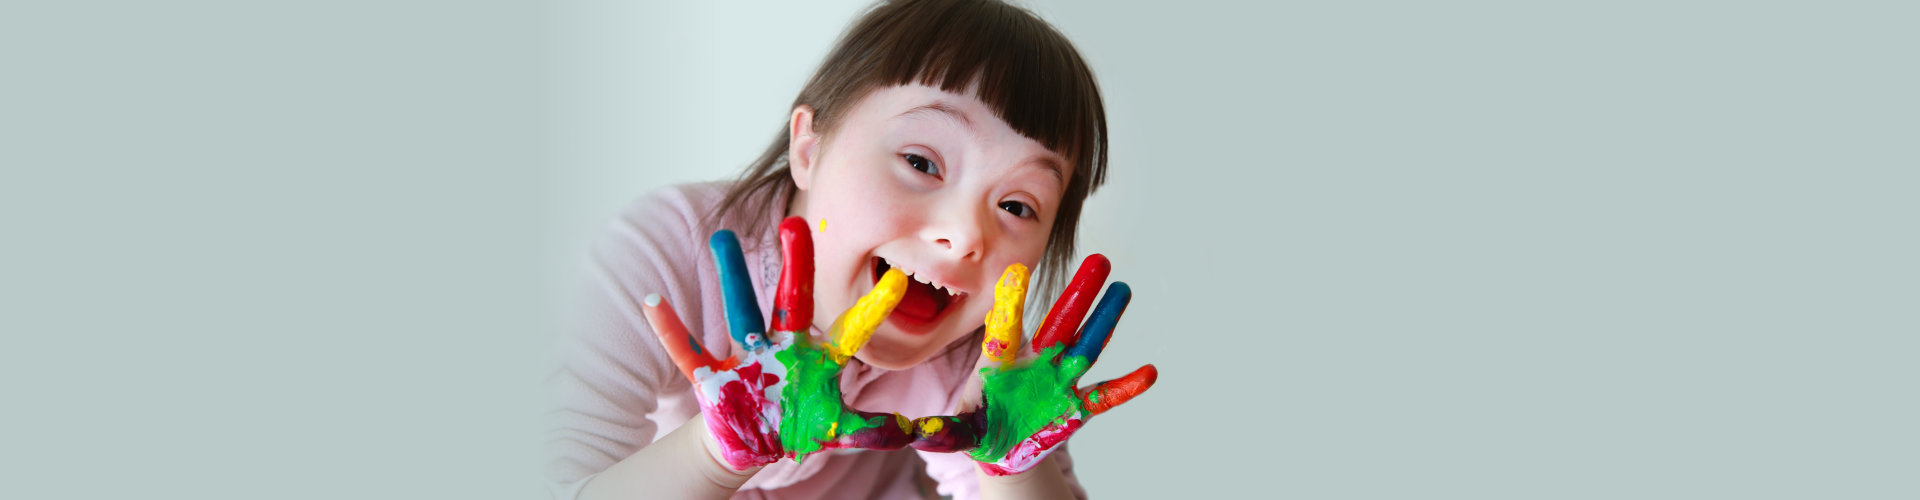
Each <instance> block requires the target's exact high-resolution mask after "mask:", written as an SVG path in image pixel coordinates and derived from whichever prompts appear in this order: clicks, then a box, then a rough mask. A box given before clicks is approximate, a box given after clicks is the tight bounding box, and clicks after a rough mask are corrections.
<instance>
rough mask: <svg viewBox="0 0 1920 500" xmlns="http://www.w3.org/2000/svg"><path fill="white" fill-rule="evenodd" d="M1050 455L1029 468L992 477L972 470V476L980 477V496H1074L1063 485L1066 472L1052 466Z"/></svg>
mask: <svg viewBox="0 0 1920 500" xmlns="http://www.w3.org/2000/svg"><path fill="white" fill-rule="evenodd" d="M1053 459H1054V457H1053V456H1048V457H1047V458H1046V459H1045V460H1041V461H1040V463H1039V464H1036V465H1034V467H1033V468H1032V469H1028V470H1027V471H1026V472H1022V473H1019V474H1013V475H1008V476H994V475H991V474H987V473H986V472H985V471H979V470H976V471H975V472H974V476H976V477H979V478H980V498H984V499H988V500H1011V499H1023V498H1074V497H1075V496H1076V495H1075V494H1074V491H1073V488H1072V487H1070V486H1068V484H1067V475H1066V473H1064V472H1061V471H1060V467H1058V466H1056V465H1054V462H1053Z"/></svg>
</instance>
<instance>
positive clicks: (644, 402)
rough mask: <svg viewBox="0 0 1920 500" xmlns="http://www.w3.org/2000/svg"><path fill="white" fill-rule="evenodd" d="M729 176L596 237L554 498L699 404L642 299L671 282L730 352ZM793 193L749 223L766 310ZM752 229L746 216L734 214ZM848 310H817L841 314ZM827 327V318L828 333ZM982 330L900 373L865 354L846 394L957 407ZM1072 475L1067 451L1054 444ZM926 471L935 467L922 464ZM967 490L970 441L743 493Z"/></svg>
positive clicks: (823, 458) (689, 314)
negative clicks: (762, 220)
mask: <svg viewBox="0 0 1920 500" xmlns="http://www.w3.org/2000/svg"><path fill="white" fill-rule="evenodd" d="M727 186H728V184H726V183H718V182H715V183H704V184H688V185H681V186H673V187H669V188H665V189H662V190H659V191H656V192H654V193H652V194H649V195H647V196H645V197H643V198H641V199H640V200H638V201H636V202H635V203H633V204H631V205H629V206H628V207H627V208H626V209H625V210H623V211H622V212H621V214H620V217H619V218H618V219H616V220H614V221H613V222H612V224H610V226H609V227H608V231H607V233H606V234H605V235H603V236H602V237H601V238H600V239H599V240H598V241H596V242H595V245H594V248H593V252H592V264H591V267H590V268H589V269H588V275H589V277H590V278H591V279H590V280H589V285H590V286H589V288H588V289H587V290H586V291H585V293H584V294H583V295H582V296H581V297H582V299H583V300H582V302H583V305H584V306H585V307H584V311H583V312H584V317H583V318H581V319H582V321H580V322H579V325H580V328H576V329H575V330H574V331H573V332H571V334H569V335H565V336H563V337H562V339H561V341H560V345H559V348H558V350H557V355H558V357H559V362H560V366H559V368H558V371H557V372H555V373H553V375H552V378H551V379H550V380H549V381H548V385H549V388H550V390H551V394H552V397H553V398H554V401H553V404H554V408H553V412H552V417H553V419H554V424H553V427H552V429H551V430H550V431H549V433H548V438H547V442H548V446H547V447H548V450H549V458H548V461H547V472H546V475H547V479H548V481H549V483H550V486H551V487H552V489H553V492H554V497H555V498H563V499H571V498H574V497H575V496H576V495H577V494H578V493H579V491H580V489H581V487H582V486H584V485H585V484H586V482H587V481H588V480H589V479H592V477H593V475H594V474H597V473H599V472H600V471H602V470H605V469H606V468H607V467H610V466H612V465H613V464H614V463H615V462H618V461H620V460H621V459H624V458H626V457H627V456H629V455H632V454H633V453H634V452H635V451H638V450H639V449H641V448H645V447H646V446H647V444H648V443H652V442H653V441H654V440H656V439H659V438H660V437H661V436H664V435H666V433H668V432H671V431H673V430H674V428H676V427H679V426H680V425H681V424H684V423H686V422H687V421H688V419H691V418H693V415H694V414H695V413H698V412H699V411H700V405H699V402H698V401H697V400H696V399H695V398H694V395H693V387H692V385H691V384H690V383H689V382H687V380H686V378H684V377H683V376H681V374H680V372H679V370H678V369H676V368H674V366H673V362H672V361H671V360H669V359H668V358H667V354H666V351H665V350H664V349H663V348H662V347H661V345H660V342H659V340H658V339H657V338H656V337H655V336H654V334H653V330H652V328H651V327H649V326H648V325H647V320H646V317H645V316H643V315H642V314H641V312H640V301H641V298H642V297H645V296H646V295H647V294H649V293H658V294H660V295H661V296H662V297H666V299H667V300H668V301H669V302H670V303H672V304H673V306H674V309H675V311H676V312H678V313H679V314H680V318H681V320H682V321H685V322H686V324H687V329H688V330H689V331H693V332H700V334H701V335H702V340H701V342H702V343H703V344H704V345H705V346H707V347H708V349H711V350H713V351H715V353H716V355H718V356H723V357H724V356H728V355H731V351H732V344H731V343H730V342H731V341H730V338H729V337H728V334H727V329H726V318H725V316H724V311H725V307H724V306H723V305H722V303H721V295H720V285H719V283H720V282H719V279H718V277H717V273H716V271H715V270H714V265H713V258H712V256H711V255H709V253H708V251H707V245H706V242H707V237H708V236H711V234H708V233H707V232H705V231H703V230H701V228H700V221H701V220H702V218H703V217H705V216H706V214H708V213H709V212H710V211H711V210H712V209H713V207H714V206H715V205H717V204H718V203H719V202H720V199H721V197H722V196H724V195H725V192H726V188H727ZM785 208H786V202H785V200H781V202H780V203H775V204H774V209H773V210H771V211H769V213H766V214H760V216H762V217H766V218H767V219H766V220H767V221H769V223H767V224H766V228H767V229H766V231H764V232H762V233H760V234H744V233H742V234H740V235H739V236H740V244H741V247H742V249H743V251H744V253H745V254H746V261H747V267H748V268H749V273H748V274H749V275H751V278H752V281H753V285H754V288H755V292H756V293H757V294H758V295H759V298H760V309H761V312H762V313H763V314H767V315H768V316H767V317H772V316H771V311H772V309H773V289H774V286H775V284H776V282H777V281H778V280H779V276H780V243H779V240H778V239H777V237H776V233H775V232H774V231H775V230H776V228H777V227H778V224H777V222H778V221H779V219H780V218H782V217H784V213H785ZM723 226H724V227H727V228H735V230H736V231H738V230H739V229H738V228H744V227H746V226H747V224H744V223H743V220H742V219H737V218H736V219H733V220H728V221H724V222H723ZM838 314H839V311H816V312H815V315H816V317H820V318H832V317H834V316H836V315H838ZM818 333H819V332H818V331H817V329H816V334H818ZM980 339H981V334H980V333H979V332H975V333H974V334H973V335H971V336H968V337H967V338H963V339H960V340H959V341H956V342H954V344H953V345H952V346H949V347H948V348H947V349H946V350H945V351H942V352H940V353H939V354H935V355H934V356H933V357H932V358H931V359H928V360H927V362H925V363H922V364H920V365H918V366H915V367H912V368H909V369H906V370H900V371H888V370H882V369H879V368H874V367H872V366H868V365H867V364H865V363H862V362H860V360H859V359H854V360H852V361H851V362H850V363H849V364H848V365H847V368H846V370H845V371H844V372H843V373H841V377H840V388H841V391H842V392H843V394H844V396H845V397H846V400H847V402H848V403H849V404H850V405H851V406H853V407H855V408H860V409H862V410H867V411H892V412H899V413H901V414H903V415H906V416H907V417H908V418H915V417H923V416H928V415H943V414H950V413H952V409H953V406H954V404H955V402H956V401H957V400H958V398H959V391H960V389H962V388H963V387H965V385H966V382H967V380H968V379H967V377H968V376H970V375H971V374H972V373H974V372H976V371H977V370H976V369H975V363H976V362H977V361H978V359H979V350H978V349H979V347H978V346H979V345H980ZM1052 456H1053V457H1056V458H1055V462H1056V463H1058V464H1059V465H1060V467H1061V469H1062V471H1063V472H1065V473H1066V475H1067V482H1068V484H1069V485H1071V486H1072V487H1073V490H1074V494H1075V496H1077V497H1080V498H1085V497H1086V493H1085V492H1084V491H1083V490H1081V489H1080V485H1079V482H1078V480H1076V479H1075V478H1074V476H1073V466H1072V460H1071V458H1070V457H1068V456H1067V452H1066V450H1065V449H1062V450H1060V451H1059V452H1057V453H1054V454H1053V455H1052ZM923 471H924V474H923ZM929 477H930V478H931V479H932V482H933V483H935V484H937V488H935V489H936V490H937V492H938V493H939V494H941V495H949V496H952V497H953V498H955V499H972V498H977V497H979V481H978V478H976V477H975V476H974V465H973V461H972V460H971V459H969V458H968V457H967V456H966V455H965V454H962V453H923V452H919V451H915V450H911V449H906V450H897V451H887V452H881V451H867V450H835V451H829V452H823V453H816V454H813V455H810V456H808V457H807V459H806V462H805V463H804V464H800V463H795V462H794V461H793V460H791V459H788V460H781V461H779V462H777V463H774V464H772V465H769V466H767V467H766V468H764V469H762V470H761V471H760V473H758V474H756V475H755V476H754V477H753V478H752V479H750V480H748V481H747V484H746V486H745V487H743V488H741V490H740V491H739V493H738V494H736V495H734V498H767V499H800V498H926V497H930V496H932V495H931V493H933V492H932V491H927V490H928V489H929V488H928V486H929V485H928V484H926V478H929Z"/></svg>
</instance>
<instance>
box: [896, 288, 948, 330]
mask: <svg viewBox="0 0 1920 500" xmlns="http://www.w3.org/2000/svg"><path fill="white" fill-rule="evenodd" d="M933 293H934V290H933V285H928V284H926V283H921V282H918V281H913V280H907V294H906V296H903V297H901V298H900V305H898V306H894V308H893V314H898V315H901V316H906V317H908V318H913V319H917V320H920V321H927V320H931V319H933V315H935V314H939V313H940V302H939V301H937V300H934V298H933Z"/></svg>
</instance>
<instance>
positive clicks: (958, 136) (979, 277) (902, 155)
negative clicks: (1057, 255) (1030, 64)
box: [788, 85, 1072, 370]
mask: <svg viewBox="0 0 1920 500" xmlns="http://www.w3.org/2000/svg"><path fill="white" fill-rule="evenodd" d="M812 120H813V117H812V111H811V110H809V109H806V108H804V107H803V108H800V109H797V110H795V112H794V116H793V120H792V121H791V128H790V132H791V136H792V139H793V141H792V147H791V149H790V150H789V152H788V155H789V158H790V165H792V167H793V176H794V182H795V184H797V185H798V186H799V187H800V192H799V194H797V195H796V196H795V198H794V203H793V205H792V206H791V207H790V208H789V212H790V214H792V215H800V216H803V217H805V218H806V219H807V221H808V223H809V224H810V225H811V226H812V227H813V228H814V237H813V241H814V251H815V254H814V262H815V278H814V300H815V310H816V311H818V313H817V314H816V315H815V320H814V321H815V322H816V324H817V326H820V327H821V328H823V329H825V328H830V327H831V325H832V321H833V320H834V318H835V317H836V316H838V315H839V313H840V312H842V311H845V310H846V309H847V308H848V307H850V306H852V305H853V303H854V301H856V300H858V299H859V298H860V296H862V295H864V294H866V293H867V292H868V291H870V290H872V289H873V285H874V283H875V282H876V281H878V279H879V276H880V274H881V273H882V269H884V268H887V267H891V268H897V269H901V270H903V271H910V272H912V273H913V277H911V278H909V279H910V280H911V281H914V283H912V284H911V286H909V287H908V290H907V294H906V297H905V298H903V299H901V301H900V305H899V306H898V307H896V308H895V309H894V311H893V314H892V315H890V316H888V318H887V321H886V322H885V323H884V324H882V325H881V326H880V329H879V331H877V332H875V333H874V336H873V340H872V341H871V342H870V343H868V344H867V346H866V348H865V349H863V350H861V351H860V352H859V353H858V354H857V357H859V358H860V360H861V361H864V362H866V363H868V364H871V365H873V366H876V367H880V368H885V369H895V370H897V369H902V368H906V367H910V366H913V365H917V364H920V363H921V362H923V361H926V360H927V358H929V357H932V356H933V355H934V354H935V353H937V352H939V351H940V350H941V349H942V348H943V347H946V346H947V345H948V344H951V343H953V342H954V341H955V340H958V339H959V338H961V337H964V336H966V335H968V334H969V333H971V332H972V331H973V330H974V329H976V328H980V326H981V322H982V321H983V320H984V319H985V318H986V315H987V311H988V310H989V309H991V308H992V305H993V284H994V282H995V281H997V280H998V279H999V278H1000V273H1001V271H1003V270H1005V269H1006V267H1007V266H1008V265H1010V264H1013V263H1016V262H1018V263H1022V264H1025V265H1027V266H1028V267H1032V266H1033V265H1034V264H1035V263H1036V262H1038V261H1039V260H1040V256H1041V253H1042V250H1044V249H1045V248H1046V245H1047V234H1048V232H1049V230H1050V229H1051V228H1052V227H1053V217H1054V211H1055V210H1056V209H1057V208H1058V206H1059V204H1060V197H1061V195H1062V193H1064V192H1065V191H1066V185H1067V184H1066V182H1067V176H1068V175H1071V174H1072V172H1070V171H1069V169H1068V167H1067V163H1066V162H1065V161H1064V160H1063V159H1062V158H1061V157H1060V156H1059V155H1058V154H1056V153H1054V152H1052V151H1048V150H1047V148H1046V147H1045V146H1042V145H1041V144H1040V143H1039V142H1038V141H1035V140H1033V139H1030V138H1027V137H1025V136H1022V135H1020V134H1019V133H1018V132H1015V131H1014V130H1013V128H1012V127H1010V126H1008V125H1007V123H1006V122H1005V121H1002V120H1001V119H1000V118H999V117H996V116H994V114H993V112H992V110H991V108H988V107H987V105H986V104H985V103H982V102H980V101H979V100H978V99H976V98H974V97H973V96H972V95H971V93H970V92H969V93H967V94H955V93H950V92H945V91H941V90H939V89H936V88H933V87H927V86H921V85H908V86H901V87H892V88H886V89H881V90H876V91H874V92H872V93H870V94H868V95H867V97H865V98H864V99H862V100H860V101H859V102H858V103H857V104H856V105H855V106H854V107H853V108H852V109H851V110H849V111H848V113H847V114H846V115H844V117H843V118H842V119H841V122H840V123H839V124H838V125H837V126H836V127H835V129H834V130H833V131H831V137H827V138H822V137H820V136H818V135H816V134H815V131H814V130H813V129H812V125H811V123H812ZM823 222H824V224H825V229H824V231H823V230H822V229H821V227H822V223H823ZM919 281H927V282H930V284H921V283H919ZM949 291H951V292H952V293H949Z"/></svg>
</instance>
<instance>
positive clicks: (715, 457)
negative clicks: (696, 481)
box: [680, 414, 765, 489]
mask: <svg viewBox="0 0 1920 500" xmlns="http://www.w3.org/2000/svg"><path fill="white" fill-rule="evenodd" d="M705 417H706V416H705V415H704V414H700V415H694V416H693V420H690V421H688V422H687V423H686V425H682V426H680V427H681V429H683V430H689V431H693V433H695V434H698V435H699V437H698V438H697V439H693V440H690V441H693V442H694V445H695V446H699V447H700V450H699V451H700V455H702V456H705V457H706V460H699V461H697V462H698V463H699V464H700V465H699V466H698V467H697V468H698V469H700V470H699V472H700V475H701V476H702V477H705V478H707V480H708V481H711V482H713V484H715V485H719V486H721V487H725V488H728V489H739V488H740V486H741V485H744V484H746V483H747V480H748V479H751V478H753V475H754V474H756V473H758V472H760V469H761V468H762V467H765V466H764V465H755V466H752V467H747V468H746V469H744V470H742V469H736V468H734V467H733V465H732V464H729V463H727V457H726V453H725V452H724V450H722V449H720V443H719V442H718V441H715V440H714V438H713V432H711V431H709V430H707V422H706V418H705Z"/></svg>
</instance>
